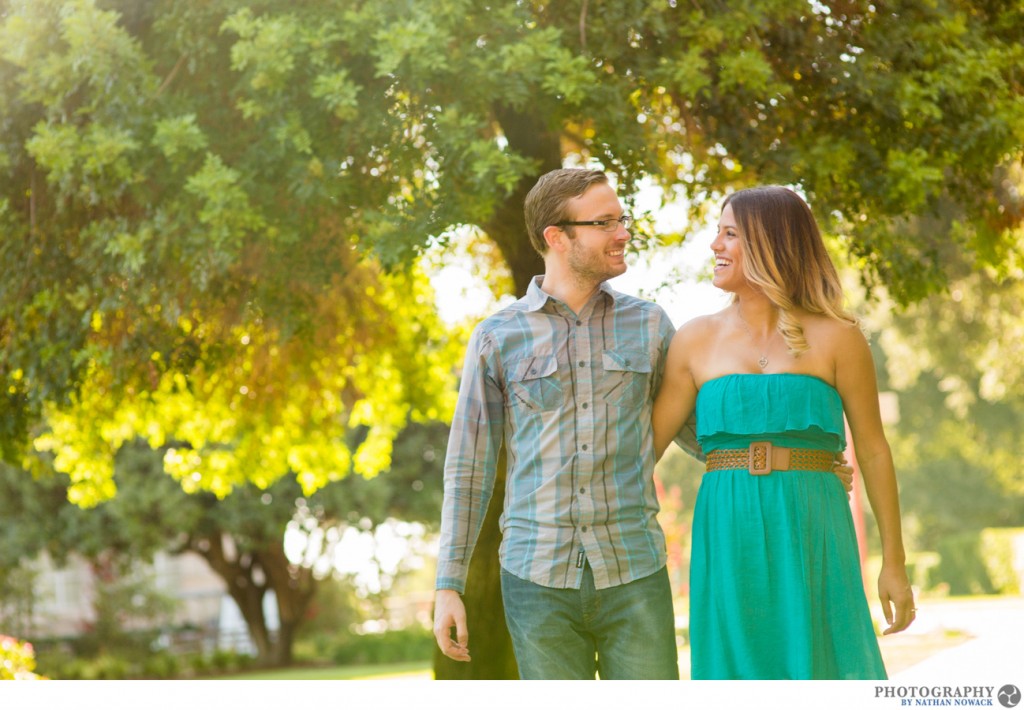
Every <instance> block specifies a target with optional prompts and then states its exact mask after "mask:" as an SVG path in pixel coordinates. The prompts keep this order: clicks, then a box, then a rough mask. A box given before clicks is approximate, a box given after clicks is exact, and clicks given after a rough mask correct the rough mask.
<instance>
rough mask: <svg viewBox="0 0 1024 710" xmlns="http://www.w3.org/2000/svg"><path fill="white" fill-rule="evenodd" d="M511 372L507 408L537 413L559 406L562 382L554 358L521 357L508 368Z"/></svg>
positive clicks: (538, 356)
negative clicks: (531, 410)
mask: <svg viewBox="0 0 1024 710" xmlns="http://www.w3.org/2000/svg"><path fill="white" fill-rule="evenodd" d="M511 373H512V374H511V376H510V377H509V404H510V405H511V406H513V407H524V408H526V409H533V410H538V411H539V410H545V409H557V408H558V407H561V406H562V400H563V393H562V383H561V381H560V379H559V377H558V359H557V358H556V357H555V356H554V355H537V356H534V357H528V358H524V359H523V360H520V361H518V362H517V363H515V364H514V365H513V366H512V370H511Z"/></svg>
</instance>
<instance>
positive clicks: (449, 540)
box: [437, 277, 674, 593]
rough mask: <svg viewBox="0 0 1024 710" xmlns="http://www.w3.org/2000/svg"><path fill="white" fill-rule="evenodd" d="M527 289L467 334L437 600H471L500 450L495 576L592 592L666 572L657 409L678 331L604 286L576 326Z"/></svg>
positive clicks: (642, 304) (559, 307) (563, 310)
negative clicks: (504, 465) (589, 578)
mask: <svg viewBox="0 0 1024 710" xmlns="http://www.w3.org/2000/svg"><path fill="white" fill-rule="evenodd" d="M541 278H542V277H536V278H534V280H533V282H532V283H531V284H530V287H529V290H528V291H527V294H526V296H525V297H524V298H521V299H519V300H518V301H516V302H515V303H514V304H512V305H511V306H509V307H508V308H505V309H503V310H501V311H499V312H498V313H496V314H495V315H493V316H491V317H490V318H487V319H486V320H485V321H483V322H482V323H481V324H480V325H478V326H477V328H476V330H474V332H473V335H472V337H471V338H470V342H469V347H468V350H467V354H466V360H465V365H464V370H463V374H462V384H461V386H460V388H459V399H458V404H457V406H456V409H455V418H454V421H453V422H452V429H451V435H450V438H449V440H448V453H447V458H446V459H445V468H444V505H443V512H442V517H441V545H440V555H439V559H438V570H437V588H438V589H454V590H456V591H458V592H460V593H461V592H463V591H465V586H466V575H467V573H468V569H469V561H470V558H471V557H472V555H473V548H474V546H475V545H476V540H477V537H478V535H479V533H480V528H481V525H482V523H483V518H484V513H485V512H486V510H487V504H488V502H489V501H490V497H491V493H492V491H493V490H494V480H495V467H496V462H497V458H498V449H499V447H500V446H501V443H502V441H503V440H504V443H505V445H506V447H507V451H508V469H507V473H508V475H507V483H506V487H507V490H506V494H505V506H504V512H503V514H502V516H501V522H500V526H501V532H502V542H501V549H500V559H501V565H502V567H503V568H504V569H506V570H507V571H508V572H510V573H512V574H514V575H515V576H517V577H520V578H522V579H526V580H529V581H531V582H534V583H536V584H539V585H542V586H545V587H556V588H574V589H578V588H579V587H580V583H581V580H582V577H583V564H584V560H586V561H588V562H589V563H590V567H591V569H592V570H593V574H594V582H595V585H596V587H597V588H598V589H604V588H607V587H613V586H617V585H620V584H625V583H627V582H631V581H633V580H636V579H641V578H643V577H646V576H648V575H651V574H654V573H655V572H657V571H658V570H660V569H661V568H662V567H663V566H664V565H665V559H666V555H665V537H664V534H663V533H662V530H661V527H660V526H659V525H658V522H657V520H656V519H655V516H656V514H657V512H658V500H657V497H656V495H655V490H654V483H653V474H654V463H655V462H654V446H653V442H652V434H651V408H652V405H653V402H654V394H655V393H656V392H657V389H658V385H659V384H660V383H661V377H662V372H663V368H664V363H665V355H666V353H667V352H668V346H669V342H670V341H671V339H672V335H673V333H674V328H673V326H672V323H671V321H670V320H669V318H668V315H667V314H666V313H665V311H664V310H662V309H661V307H660V306H657V305H655V304H654V303H651V302H650V301H644V300H642V299H639V298H634V297H632V296H626V295H624V294H621V293H618V292H616V291H614V290H613V289H612V288H611V287H610V286H608V285H607V284H602V285H601V288H600V290H599V291H598V292H597V293H595V294H594V297H593V298H591V299H590V301H588V302H587V304H586V305H585V306H584V307H583V309H582V310H581V311H580V313H579V314H575V313H573V312H572V311H571V310H570V309H569V307H568V306H566V305H565V304H564V303H562V302H560V301H558V300H557V299H555V298H553V297H551V296H549V295H548V294H546V293H544V291H542V290H541V288H540V285H539V284H540V283H541Z"/></svg>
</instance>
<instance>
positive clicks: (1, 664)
mask: <svg viewBox="0 0 1024 710" xmlns="http://www.w3.org/2000/svg"><path fill="white" fill-rule="evenodd" d="M35 669H36V657H35V651H34V650H33V649H32V644H30V643H26V642H24V641H19V640H18V639H16V638H11V637H10V636H3V635H0V680H37V679H38V678H39V676H38V675H36V674H35V672H34V671H35Z"/></svg>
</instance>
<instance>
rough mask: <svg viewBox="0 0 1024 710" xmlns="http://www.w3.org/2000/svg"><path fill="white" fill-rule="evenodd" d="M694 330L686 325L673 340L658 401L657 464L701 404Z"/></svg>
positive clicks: (655, 421)
mask: <svg viewBox="0 0 1024 710" xmlns="http://www.w3.org/2000/svg"><path fill="white" fill-rule="evenodd" d="M693 330H694V329H693V327H692V325H691V324H690V323H687V324H685V325H684V326H683V327H682V328H680V329H679V331H678V332H677V333H676V334H675V335H674V336H673V337H672V344H671V345H670V346H669V348H668V355H667V356H666V359H665V377H664V379H663V380H662V382H661V388H660V389H659V390H658V395H657V397H656V398H655V399H654V413H653V420H652V425H653V429H654V460H655V461H657V460H658V459H660V458H661V456H662V454H664V453H665V449H667V448H668V445H669V443H671V441H672V439H674V438H675V436H676V434H678V433H679V430H680V429H681V428H682V426H683V424H684V423H686V420H687V418H688V417H689V416H690V413H691V412H692V411H693V406H694V403H695V402H696V401H697V387H696V385H695V384H694V381H693V375H692V373H691V372H690V355H691V354H692V351H693Z"/></svg>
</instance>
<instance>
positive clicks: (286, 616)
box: [258, 543, 316, 666]
mask: <svg viewBox="0 0 1024 710" xmlns="http://www.w3.org/2000/svg"><path fill="white" fill-rule="evenodd" d="M258 559H259V562H260V565H261V567H262V568H263V572H264V574H265V575H266V578H267V584H268V585H269V587H270V588H271V589H273V590H274V596H275V597H277V616H278V619H279V622H280V626H279V627H278V631H277V638H276V639H274V643H273V646H272V654H271V663H273V665H275V666H288V665H291V663H292V647H293V646H294V644H295V635H296V633H297V632H298V630H299V627H300V626H301V625H302V622H303V620H304V619H305V617H306V611H307V610H308V609H309V604H310V602H311V601H312V600H313V597H314V596H315V594H316V578H315V577H313V572H312V570H311V569H307V568H305V567H301V566H298V565H293V564H291V563H290V562H289V561H288V557H287V556H286V555H285V553H284V545H283V543H275V544H273V545H268V546H267V547H266V548H265V549H263V550H261V551H260V553H259V558H258Z"/></svg>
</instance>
